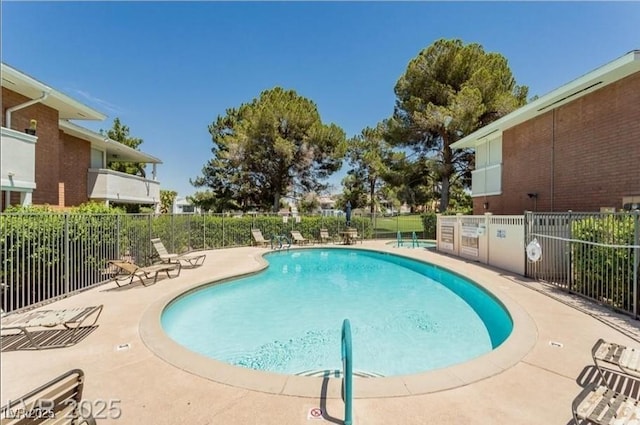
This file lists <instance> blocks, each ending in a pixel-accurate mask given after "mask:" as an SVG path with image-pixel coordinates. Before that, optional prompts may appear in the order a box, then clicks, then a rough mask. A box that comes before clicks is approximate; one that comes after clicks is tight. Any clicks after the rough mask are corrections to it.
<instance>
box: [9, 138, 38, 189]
mask: <svg viewBox="0 0 640 425" xmlns="http://www.w3.org/2000/svg"><path fill="white" fill-rule="evenodd" d="M37 141H38V138H37V137H36V136H32V135H30V134H26V133H22V132H20V131H16V130H11V129H9V128H6V127H2V132H1V137H0V170H1V171H0V172H1V175H0V184H1V185H2V190H3V191H7V192H26V193H31V192H33V190H34V189H35V188H36V167H35V164H36V142H37Z"/></svg>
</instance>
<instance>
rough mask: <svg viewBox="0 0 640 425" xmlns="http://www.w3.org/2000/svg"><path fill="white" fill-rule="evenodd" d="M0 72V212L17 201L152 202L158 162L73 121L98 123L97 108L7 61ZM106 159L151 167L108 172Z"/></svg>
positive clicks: (58, 204) (70, 203) (156, 194)
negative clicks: (148, 171) (141, 171)
mask: <svg viewBox="0 0 640 425" xmlns="http://www.w3.org/2000/svg"><path fill="white" fill-rule="evenodd" d="M1 71H2V121H1V122H2V128H1V131H2V133H1V136H2V137H1V141H0V149H1V151H0V161H1V162H0V184H1V188H2V196H0V211H4V209H5V208H6V207H7V206H8V205H17V204H18V205H29V204H36V205H41V204H49V205H52V206H55V207H68V206H75V205H79V204H82V203H84V202H87V201H89V200H96V201H103V202H106V203H109V202H117V203H137V204H147V205H156V204H157V203H158V202H159V198H160V183H159V182H158V181H157V180H156V164H158V163H161V161H160V160H159V159H157V158H155V157H153V156H151V155H148V154H145V153H144V152H140V151H137V150H135V149H131V148H129V147H127V146H125V145H122V144H121V143H118V142H116V141H113V140H110V139H108V138H106V137H105V136H103V135H101V134H99V133H96V132H94V131H91V130H88V129H86V128H83V127H81V126H79V125H77V124H75V123H74V122H73V121H72V120H104V119H105V116H104V115H103V114H102V113H100V112H98V111H96V110H94V109H92V108H90V107H88V106H86V105H83V104H82V103H80V102H78V101H77V100H75V99H72V98H71V97H69V96H67V95H65V94H63V93H61V92H59V91H57V90H55V89H53V88H51V87H49V86H47V85H46V84H44V83H42V82H40V81H38V80H36V79H34V78H32V77H30V76H28V75H26V74H24V73H22V72H20V71H18V70H16V69H15V68H12V67H10V66H9V65H6V64H4V63H2V68H1ZM112 160H117V161H121V162H143V163H150V164H153V176H152V178H151V179H146V178H143V177H139V176H133V175H130V174H124V173H119V172H116V171H113V170H109V169H107V168H106V165H107V163H108V162H109V161H112Z"/></svg>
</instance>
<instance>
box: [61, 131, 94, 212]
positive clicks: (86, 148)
mask: <svg viewBox="0 0 640 425" xmlns="http://www.w3.org/2000/svg"><path fill="white" fill-rule="evenodd" d="M60 140H61V142H62V148H61V150H60V158H59V161H58V163H59V166H60V182H61V183H63V185H64V186H63V188H64V200H65V206H75V205H80V204H82V203H84V202H87V201H88V200H89V198H88V197H87V171H88V170H89V167H90V164H91V144H90V143H89V142H87V141H86V140H82V139H79V138H77V137H73V136H70V135H68V134H64V133H63V132H62V131H61V132H60Z"/></svg>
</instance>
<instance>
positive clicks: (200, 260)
mask: <svg viewBox="0 0 640 425" xmlns="http://www.w3.org/2000/svg"><path fill="white" fill-rule="evenodd" d="M151 243H152V244H153V247H154V248H155V249H156V252H157V253H158V255H159V256H160V259H161V260H162V261H164V262H165V263H180V264H182V262H185V263H188V264H189V265H190V266H191V267H196V266H201V265H202V264H204V259H205V258H206V257H207V255H206V254H199V253H186V254H170V253H169V252H168V251H167V248H165V247H164V244H163V243H162V240H160V238H155V239H151ZM185 265H186V264H185Z"/></svg>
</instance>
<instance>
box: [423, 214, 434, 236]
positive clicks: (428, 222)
mask: <svg viewBox="0 0 640 425" xmlns="http://www.w3.org/2000/svg"><path fill="white" fill-rule="evenodd" d="M421 218H422V227H423V228H424V235H425V238H427V239H435V238H436V228H437V226H438V215H437V214H436V213H435V212H427V213H424V214H422V217H421Z"/></svg>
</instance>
